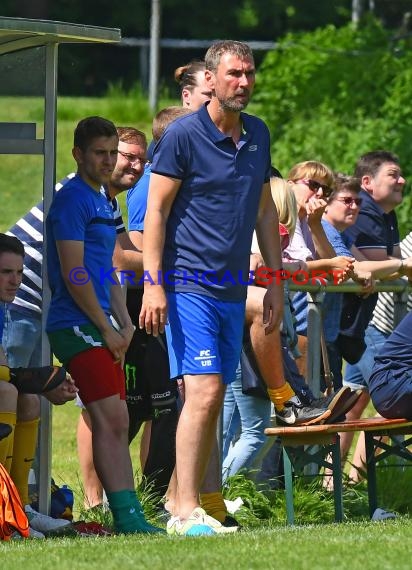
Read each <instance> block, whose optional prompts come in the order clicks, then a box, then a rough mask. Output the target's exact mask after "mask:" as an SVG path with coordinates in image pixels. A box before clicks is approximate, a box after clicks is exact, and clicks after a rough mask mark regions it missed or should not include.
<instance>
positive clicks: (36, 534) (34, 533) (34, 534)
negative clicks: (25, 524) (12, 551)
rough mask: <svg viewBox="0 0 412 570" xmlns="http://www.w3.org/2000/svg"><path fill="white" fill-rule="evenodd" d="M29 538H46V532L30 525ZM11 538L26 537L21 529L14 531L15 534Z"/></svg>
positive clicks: (22, 538) (21, 538) (20, 538)
mask: <svg viewBox="0 0 412 570" xmlns="http://www.w3.org/2000/svg"><path fill="white" fill-rule="evenodd" d="M27 538H37V539H39V538H40V539H44V538H46V537H45V536H44V534H43V533H42V532H39V531H38V530H34V528H31V527H30V526H29V536H28V537H27ZM10 540H25V537H23V536H22V535H21V534H20V533H19V531H17V530H16V531H14V532H13V534H12V535H11V537H10Z"/></svg>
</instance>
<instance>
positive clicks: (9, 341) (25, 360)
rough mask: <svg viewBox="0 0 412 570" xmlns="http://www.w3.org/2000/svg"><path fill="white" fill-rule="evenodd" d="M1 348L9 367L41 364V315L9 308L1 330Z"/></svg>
mask: <svg viewBox="0 0 412 570" xmlns="http://www.w3.org/2000/svg"><path fill="white" fill-rule="evenodd" d="M3 348H4V350H5V352H6V354H7V361H8V363H9V366H10V367H11V368H18V367H23V368H27V367H28V366H41V317H40V315H39V316H38V317H36V316H34V315H33V317H29V316H27V315H25V314H23V313H20V312H19V311H15V310H14V309H12V308H11V309H9V310H8V314H7V316H6V322H5V324H4V331H3Z"/></svg>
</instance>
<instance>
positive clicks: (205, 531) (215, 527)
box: [168, 507, 238, 536]
mask: <svg viewBox="0 0 412 570" xmlns="http://www.w3.org/2000/svg"><path fill="white" fill-rule="evenodd" d="M176 518H177V517H176ZM237 530H238V527H236V526H234V527H225V526H223V525H222V524H221V523H220V522H219V521H217V520H216V519H214V518H213V517H211V516H209V515H208V514H207V513H206V511H205V510H204V509H202V508H201V507H196V508H195V509H194V510H193V511H192V513H191V515H190V516H189V518H188V519H186V521H185V522H182V521H181V520H180V519H178V520H177V521H176V522H175V523H174V532H170V531H169V530H168V534H177V535H179V536H204V535H211V534H231V533H234V532H236V531H237Z"/></svg>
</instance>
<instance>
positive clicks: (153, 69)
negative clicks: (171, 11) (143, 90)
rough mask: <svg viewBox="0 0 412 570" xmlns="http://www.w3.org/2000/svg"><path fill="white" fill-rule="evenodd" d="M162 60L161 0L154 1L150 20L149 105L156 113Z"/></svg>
mask: <svg viewBox="0 0 412 570" xmlns="http://www.w3.org/2000/svg"><path fill="white" fill-rule="evenodd" d="M159 60H160V0H152V16H151V19H150V77H149V105H150V109H151V111H152V112H155V111H156V108H157V100H158V88H159Z"/></svg>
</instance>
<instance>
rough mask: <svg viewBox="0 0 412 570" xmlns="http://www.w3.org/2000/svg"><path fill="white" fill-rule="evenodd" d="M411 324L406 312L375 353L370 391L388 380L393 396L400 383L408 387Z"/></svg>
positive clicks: (411, 365)
mask: <svg viewBox="0 0 412 570" xmlns="http://www.w3.org/2000/svg"><path fill="white" fill-rule="evenodd" d="M411 324H412V313H408V314H407V315H406V317H405V318H404V319H402V321H401V322H400V323H399V325H398V326H397V327H396V328H395V330H394V331H393V332H392V334H391V335H390V336H389V337H388V339H387V340H386V342H385V344H384V345H383V347H382V348H381V349H380V350H379V353H378V354H377V355H375V365H374V367H373V369H372V375H371V377H370V379H369V381H368V384H369V388H370V391H371V393H372V392H373V391H374V390H377V389H378V388H379V387H381V386H382V385H385V384H387V383H388V380H389V381H390V383H391V386H389V389H390V390H391V391H392V390H393V395H394V396H395V394H396V393H397V390H398V389H399V388H401V389H402V383H403V384H404V385H405V389H406V388H407V387H408V385H407V381H406V379H407V378H408V379H409V378H410V377H411V370H412V342H411ZM411 413H412V411H411Z"/></svg>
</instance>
